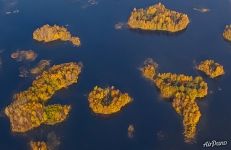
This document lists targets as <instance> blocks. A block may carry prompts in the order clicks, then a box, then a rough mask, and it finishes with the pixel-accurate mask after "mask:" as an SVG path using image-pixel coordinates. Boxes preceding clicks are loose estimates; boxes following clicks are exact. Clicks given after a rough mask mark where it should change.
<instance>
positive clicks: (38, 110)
mask: <svg viewBox="0 0 231 150" xmlns="http://www.w3.org/2000/svg"><path fill="white" fill-rule="evenodd" d="M81 67H82V65H81V64H77V63H74V62H71V63H64V64H60V65H54V66H52V67H51V68H50V69H49V70H48V71H44V72H43V73H42V74H41V75H40V76H38V77H37V78H36V80H34V81H33V83H32V85H31V86H30V87H29V88H28V89H27V90H25V91H22V92H19V93H17V94H15V95H14V97H13V102H12V103H11V104H10V105H9V106H7V107H6V108H5V114H6V116H7V117H9V119H10V123H11V130H12V131H13V132H26V131H29V130H31V129H33V128H35V127H39V126H40V125H41V124H47V125H54V124H56V123H60V122H62V121H64V120H65V119H66V117H67V116H68V114H69V111H70V109H71V106H70V105H60V104H53V105H45V104H46V102H47V101H48V100H49V99H50V98H51V97H52V96H53V95H54V94H55V92H57V91H58V90H61V89H63V88H66V87H68V86H70V85H72V84H74V83H77V80H78V76H79V74H80V73H81Z"/></svg>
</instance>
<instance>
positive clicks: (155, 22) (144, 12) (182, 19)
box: [128, 3, 190, 32]
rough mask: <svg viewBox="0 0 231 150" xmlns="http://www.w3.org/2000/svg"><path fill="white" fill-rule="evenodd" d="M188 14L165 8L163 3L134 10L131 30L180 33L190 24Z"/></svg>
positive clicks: (130, 23) (130, 25)
mask: <svg viewBox="0 0 231 150" xmlns="http://www.w3.org/2000/svg"><path fill="white" fill-rule="evenodd" d="M189 22H190V21H189V18H188V16H187V15H186V14H183V13H179V12H176V11H173V10H169V9H167V8H165V6H164V5H163V4H161V3H158V4H155V5H153V6H149V7H148V8H146V9H142V8H141V9H136V8H134V9H133V11H132V13H131V16H130V17H129V19H128V26H129V27H130V28H131V29H141V30H153V31H168V32H178V31H181V30H183V29H185V28H186V27H187V26H188V24H189Z"/></svg>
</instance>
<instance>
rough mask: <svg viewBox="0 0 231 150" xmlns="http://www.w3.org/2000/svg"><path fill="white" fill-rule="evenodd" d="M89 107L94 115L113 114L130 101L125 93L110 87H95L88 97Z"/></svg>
mask: <svg viewBox="0 0 231 150" xmlns="http://www.w3.org/2000/svg"><path fill="white" fill-rule="evenodd" d="M88 101H89V107H90V108H91V109H92V111H93V112H94V113H96V114H104V115H108V114H113V113H116V112H119V111H120V110H121V109H122V107H124V106H126V105H127V104H128V103H130V102H131V101H132V98H131V97H130V96H129V95H128V94H127V93H121V92H120V91H119V90H117V89H115V88H114V87H113V86H112V87H107V88H104V89H103V88H100V87H98V86H95V87H94V89H93V90H92V91H91V92H90V93H89V95H88Z"/></svg>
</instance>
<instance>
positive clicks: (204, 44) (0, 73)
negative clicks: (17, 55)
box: [0, 0, 231, 150]
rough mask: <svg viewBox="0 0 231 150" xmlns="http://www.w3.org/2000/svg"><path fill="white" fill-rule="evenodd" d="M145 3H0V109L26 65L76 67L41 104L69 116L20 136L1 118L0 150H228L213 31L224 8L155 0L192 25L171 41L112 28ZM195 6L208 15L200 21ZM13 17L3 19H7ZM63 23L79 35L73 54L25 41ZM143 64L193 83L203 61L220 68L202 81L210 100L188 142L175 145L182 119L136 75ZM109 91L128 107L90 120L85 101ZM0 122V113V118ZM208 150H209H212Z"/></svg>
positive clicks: (18, 87)
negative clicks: (74, 77) (38, 144)
mask: <svg viewBox="0 0 231 150" xmlns="http://www.w3.org/2000/svg"><path fill="white" fill-rule="evenodd" d="M157 2H158V1H154V0H142V1H141V0H98V4H97V5H91V4H89V2H88V1H87V0H37V1H35V0H0V50H1V53H0V59H1V60H0V61H1V67H0V109H1V110H3V109H4V108H5V107H6V106H7V105H8V104H10V103H11V98H12V96H13V94H14V93H16V92H18V91H22V90H24V89H26V88H27V87H29V86H30V84H31V82H32V80H33V78H20V77H19V76H18V75H19V70H18V68H19V67H21V66H25V65H26V66H28V65H29V66H33V65H35V64H36V63H37V62H39V60H41V59H50V60H51V61H52V63H53V64H60V63H65V62H70V61H77V62H79V61H80V62H82V63H83V65H84V68H83V72H82V73H81V75H80V78H79V82H78V84H76V85H73V86H70V87H69V88H68V89H64V90H61V91H59V92H57V94H56V95H55V96H54V97H53V98H52V100H51V101H50V102H51V103H61V104H70V105H72V111H71V113H70V116H69V118H68V119H67V120H66V121H65V122H64V123H61V124H58V125H55V126H41V127H39V128H37V129H34V130H33V131H31V132H28V133H25V134H14V133H12V132H11V131H10V124H9V120H8V119H7V118H6V117H5V116H4V115H2V117H0V136H1V138H0V139H1V140H0V149H1V150H26V149H29V147H28V142H29V141H30V140H47V136H48V134H50V133H54V134H55V135H56V136H57V138H59V141H60V145H59V146H58V149H60V150H184V149H187V150H200V149H203V143H204V142H205V141H208V140H209V141H211V140H217V141H219V140H220V141H228V145H227V146H225V147H219V148H218V149H221V150H229V149H231V145H230V142H231V141H230V138H231V119H230V118H231V109H230V106H231V102H230V84H231V78H230V75H231V44H230V43H228V42H226V41H224V40H223V38H222V32H223V29H224V27H225V25H226V24H230V23H231V1H230V0H220V1H218V0H203V1H202V0H175V1H169V0H168V1H167V0H163V1H162V3H164V4H165V5H166V6H167V7H168V8H172V9H175V10H178V11H182V12H185V13H187V14H188V15H189V17H190V20H191V23H190V25H189V26H188V28H187V30H185V31H184V32H181V33H179V34H174V35H166V34H156V33H146V32H137V31H131V30H129V29H126V28H124V29H122V30H115V29H114V25H115V24H116V23H118V22H126V21H127V18H128V16H129V14H130V11H131V10H132V9H133V8H134V7H137V8H139V7H146V6H148V5H151V4H154V3H157ZM194 7H206V8H209V9H210V10H211V11H210V12H208V13H200V12H197V11H195V10H193V8H194ZM17 9H18V10H19V13H11V14H8V15H6V12H7V11H13V10H17ZM47 23H48V24H51V25H52V24H58V25H68V29H69V30H70V31H71V32H72V33H73V34H75V35H77V36H79V37H80V38H81V41H82V46H81V47H80V48H76V47H73V46H72V45H71V44H69V43H63V42H54V43H49V44H43V43H38V42H35V41H34V40H33V39H32V32H33V31H34V30H35V29H36V28H38V27H40V26H42V25H44V24H47ZM16 49H33V50H35V52H37V53H38V58H37V59H36V61H34V62H31V63H29V64H28V63H27V64H25V63H20V62H16V61H14V60H12V59H11V58H10V54H11V53H12V52H13V51H15V50H16ZM146 58H153V59H154V60H155V61H156V62H158V64H159V66H160V71H161V72H175V73H185V74H189V75H193V76H196V75H202V74H201V73H199V72H197V71H196V70H195V69H194V66H195V63H198V62H200V61H201V60H203V59H214V60H216V61H218V62H219V63H221V64H222V65H224V68H225V71H226V74H225V76H223V77H221V78H219V79H215V80H212V79H209V78H207V77H205V76H204V75H203V77H204V78H205V80H206V81H207V82H208V85H209V90H210V91H211V92H210V94H209V95H208V96H207V97H206V98H204V99H203V101H199V102H198V104H199V106H200V110H201V112H202V117H201V120H200V123H199V125H198V134H197V138H196V141H197V142H196V143H194V144H186V143H184V139H183V135H182V132H183V127H182V119H181V118H180V117H179V116H178V115H177V114H176V112H175V111H174V110H173V108H172V106H171V104H170V103H168V102H166V101H165V100H163V99H161V98H160V96H159V93H158V91H157V90H156V88H155V86H154V85H152V84H151V83H150V82H148V81H147V80H145V79H144V78H143V77H142V76H141V74H140V72H139V70H138V68H139V67H140V66H141V65H142V63H143V61H144V60H145V59H146ZM95 85H100V86H109V85H114V86H116V87H117V88H119V89H121V90H122V91H126V92H128V93H129V94H130V95H131V96H132V97H133V98H134V101H133V103H132V104H131V105H129V106H128V107H126V108H124V109H123V110H122V111H121V112H120V113H118V114H116V115H113V116H111V117H106V118H105V117H99V116H96V115H94V114H93V113H92V112H91V110H90V109H89V107H88V101H87V94H88V93H89V91H90V90H91V89H92V88H93V87H94V86H95ZM2 114H3V113H2ZM129 124H133V125H134V127H135V135H134V138H133V139H129V138H128V136H127V128H128V125H129ZM214 149H215V148H214Z"/></svg>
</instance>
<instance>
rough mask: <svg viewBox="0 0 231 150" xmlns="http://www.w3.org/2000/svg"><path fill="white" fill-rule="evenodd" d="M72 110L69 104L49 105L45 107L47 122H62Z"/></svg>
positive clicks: (51, 123)
mask: <svg viewBox="0 0 231 150" xmlns="http://www.w3.org/2000/svg"><path fill="white" fill-rule="evenodd" d="M70 110H71V106H68V105H64V106H62V105H59V104H55V105H49V106H46V107H45V113H46V116H47V117H46V121H45V124H48V125H54V124H56V123H59V122H62V121H64V120H65V119H66V118H67V115H68V114H69V112H70Z"/></svg>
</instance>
